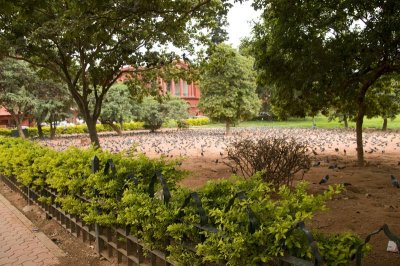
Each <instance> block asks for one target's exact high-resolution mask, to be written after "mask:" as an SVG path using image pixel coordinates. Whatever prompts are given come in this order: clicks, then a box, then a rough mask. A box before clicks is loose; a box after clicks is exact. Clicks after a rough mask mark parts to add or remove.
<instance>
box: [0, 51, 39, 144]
mask: <svg viewBox="0 0 400 266" xmlns="http://www.w3.org/2000/svg"><path fill="white" fill-rule="evenodd" d="M36 82H37V79H36V76H35V73H34V72H33V71H32V69H30V68H29V66H28V64H27V63H24V62H19V61H16V60H12V59H3V60H2V61H0V106H3V107H5V108H6V109H7V111H8V112H9V113H10V114H11V117H12V119H13V120H14V122H15V125H16V127H17V129H18V132H19V135H20V136H21V137H23V138H24V137H25V135H24V133H23V131H22V122H23V121H24V120H25V119H27V118H28V117H29V115H31V114H32V112H33V109H34V106H35V99H34V95H33V94H32V93H31V91H32V90H34V88H35V86H36Z"/></svg>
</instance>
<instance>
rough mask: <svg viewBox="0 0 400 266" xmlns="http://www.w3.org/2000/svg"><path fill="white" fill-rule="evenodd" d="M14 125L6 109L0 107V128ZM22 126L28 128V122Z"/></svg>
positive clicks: (25, 121)
mask: <svg viewBox="0 0 400 266" xmlns="http://www.w3.org/2000/svg"><path fill="white" fill-rule="evenodd" d="M14 125H15V123H14V121H13V119H12V117H11V114H10V113H9V112H8V111H7V109H6V108H4V107H1V106H0V128H5V127H14ZM22 125H23V126H30V124H29V120H28V119H26V120H24V122H22Z"/></svg>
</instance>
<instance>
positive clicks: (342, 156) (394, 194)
mask: <svg viewBox="0 0 400 266" xmlns="http://www.w3.org/2000/svg"><path fill="white" fill-rule="evenodd" d="M260 137H285V138H295V139H296V140H297V141H299V142H303V143H306V144H307V145H308V146H309V147H310V152H311V149H313V150H314V152H315V153H314V154H316V155H313V161H314V163H316V162H320V165H319V166H315V167H312V169H311V170H310V171H308V172H307V173H306V174H305V175H304V180H307V181H309V182H310V183H311V185H310V192H312V193H318V192H320V191H322V190H324V189H325V188H326V184H325V185H319V184H318V182H319V180H321V178H322V177H323V176H325V175H326V174H328V175H329V176H330V179H329V182H328V184H335V183H344V182H346V183H350V184H351V185H350V186H347V191H346V192H344V193H343V194H341V195H339V196H338V197H337V198H336V199H334V200H333V201H331V202H329V203H328V207H329V211H328V212H324V213H319V214H317V215H316V216H315V218H314V219H313V220H312V221H311V222H309V223H308V225H309V226H310V227H313V228H318V229H320V230H322V231H324V232H329V233H335V232H342V231H353V232H356V233H358V234H359V235H361V236H362V237H365V236H366V235H367V234H368V233H371V232H372V231H374V230H376V229H378V228H379V227H380V226H382V225H383V224H385V223H386V224H388V225H389V227H390V229H391V230H392V231H393V233H395V234H396V235H398V236H400V189H396V188H394V187H393V186H392V185H391V182H390V175H391V174H393V175H395V176H399V177H400V157H399V155H400V133H399V132H395V131H388V132H381V131H369V130H366V131H365V133H364V145H365V146H364V150H365V152H366V153H365V159H366V167H363V168H360V167H357V166H356V163H355V160H356V149H355V148H356V142H355V132H354V130H343V129H283V128H252V129H250V128H246V129H235V130H234V131H233V134H232V136H229V137H226V136H224V132H223V130H222V129H190V130H183V131H178V130H163V131H161V132H158V133H153V134H150V133H147V132H144V131H143V132H132V133H128V134H125V135H124V136H122V137H119V136H115V135H103V136H101V146H102V147H103V148H104V149H107V150H110V151H112V152H118V151H128V150H131V151H136V152H143V153H145V154H146V155H148V156H149V157H153V158H156V157H160V156H165V157H167V158H177V157H182V158H183V163H182V166H181V168H182V169H185V170H189V171H190V174H189V176H188V177H187V178H186V179H184V180H183V181H182V182H181V185H182V186H185V187H189V188H195V187H199V186H201V185H203V184H204V183H205V182H207V180H213V179H219V178H227V177H229V176H230V175H231V173H230V171H229V168H228V167H227V166H226V165H225V164H224V163H223V160H224V157H225V153H226V152H225V148H226V147H227V145H229V143H231V142H232V141H233V140H235V139H238V138H260ZM87 143H88V140H87V137H83V136H75V137H63V138H58V139H56V140H52V141H50V140H44V141H42V144H43V145H45V146H51V147H54V148H56V149H59V150H63V149H65V148H67V147H68V146H77V147H87V146H88V144H87ZM217 160H218V161H217ZM333 163H336V164H337V165H338V166H340V168H342V169H341V170H339V169H338V168H335V169H329V168H328V167H329V166H330V165H331V164H333ZM370 243H371V244H372V246H373V250H372V252H371V253H370V255H369V256H368V257H367V258H365V259H364V260H363V265H400V255H399V254H395V253H390V252H387V251H386V246H387V243H388V240H387V238H386V237H385V236H384V235H383V233H381V234H379V235H377V236H375V237H373V238H372V240H371V242H370Z"/></svg>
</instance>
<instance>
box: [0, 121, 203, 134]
mask: <svg viewBox="0 0 400 266" xmlns="http://www.w3.org/2000/svg"><path fill="white" fill-rule="evenodd" d="M182 121H185V122H186V123H187V124H188V125H189V126H200V125H207V124H209V123H210V120H209V119H208V118H197V119H195V118H189V119H183V120H182ZM123 126H124V130H137V129H143V128H144V127H143V126H144V123H143V122H129V123H123ZM177 126H178V124H177V121H175V120H168V121H167V122H165V123H164V124H163V127H167V128H171V127H177ZM96 128H97V132H109V131H113V129H112V128H111V127H110V126H108V125H103V124H98V125H96ZM42 130H43V134H44V135H45V136H49V135H50V127H49V126H44V127H42ZM86 132H87V126H86V125H76V126H68V127H63V126H58V127H57V128H56V134H57V135H61V134H83V133H86ZM28 133H29V136H31V137H37V136H38V130H37V128H36V127H30V128H28ZM0 136H11V129H8V128H0Z"/></svg>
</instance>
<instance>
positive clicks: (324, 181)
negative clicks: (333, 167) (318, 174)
mask: <svg viewBox="0 0 400 266" xmlns="http://www.w3.org/2000/svg"><path fill="white" fill-rule="evenodd" d="M328 180H329V175H326V176H324V177H323V178H322V179H321V181H319V184H320V185H321V184H325V183H326V182H328Z"/></svg>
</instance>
